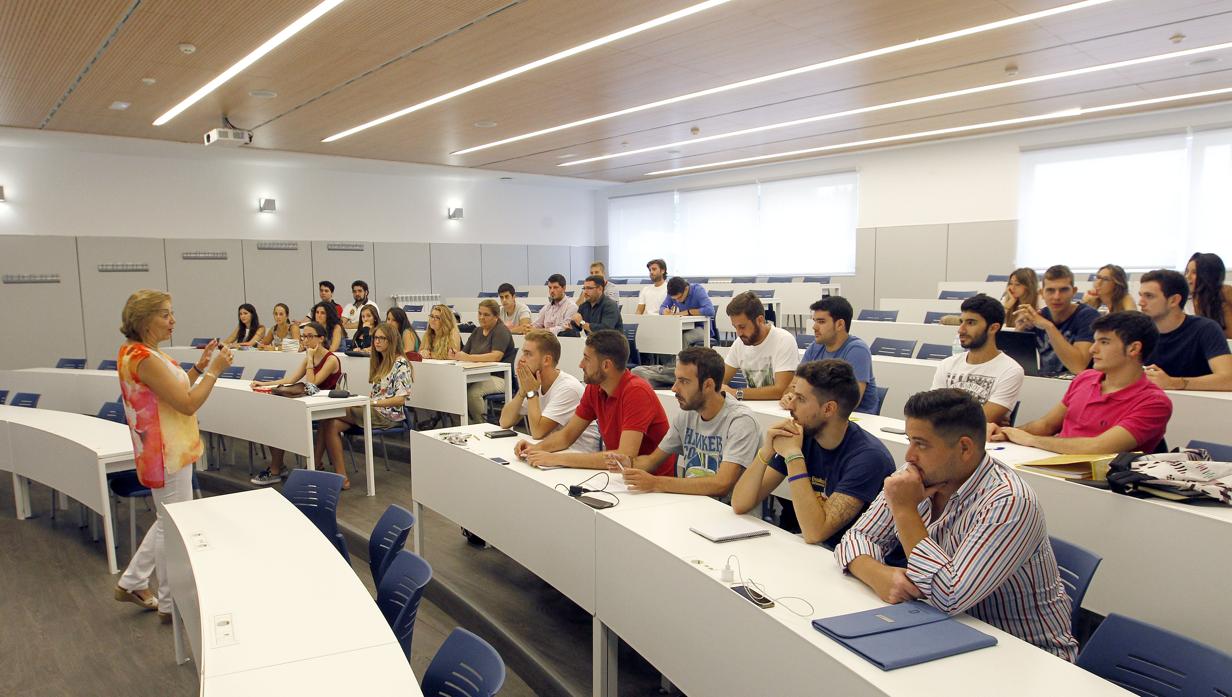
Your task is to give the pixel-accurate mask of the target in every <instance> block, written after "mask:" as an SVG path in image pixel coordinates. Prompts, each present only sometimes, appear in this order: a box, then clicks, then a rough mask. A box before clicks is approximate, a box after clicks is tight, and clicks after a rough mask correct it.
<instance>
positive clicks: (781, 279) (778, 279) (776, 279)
mask: <svg viewBox="0 0 1232 697" xmlns="http://www.w3.org/2000/svg"><path fill="white" fill-rule="evenodd" d="M791 281H792V277H791V276H767V277H766V283H791Z"/></svg>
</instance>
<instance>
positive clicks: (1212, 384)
mask: <svg viewBox="0 0 1232 697" xmlns="http://www.w3.org/2000/svg"><path fill="white" fill-rule="evenodd" d="M1188 296H1189V283H1188V282H1187V281H1186V280H1185V277H1184V276H1182V275H1181V274H1180V273H1179V272H1177V271H1171V270H1168V269H1158V270H1155V271H1148V272H1147V273H1144V274H1142V283H1141V284H1140V287H1139V289H1138V307H1139V308H1141V309H1142V311H1143V312H1144V313H1146V316H1147V317H1150V318H1151V319H1152V320H1153V321H1154V322H1155V328H1156V329H1158V330H1159V343H1158V344H1156V345H1155V351H1154V352H1153V353H1151V354H1149V355H1147V356H1146V368H1145V370H1146V376H1147V378H1148V379H1150V381H1151V382H1153V383H1155V384H1156V385H1159V386H1160V387H1162V388H1164V389H1165V390H1212V391H1219V392H1228V391H1232V355H1229V351H1228V343H1227V341H1226V340H1225V338H1224V334H1223V328H1222V327H1220V326H1219V324H1217V323H1216V322H1215V320H1213V319H1208V318H1206V317H1199V316H1198V315H1189V314H1186V313H1185V300H1186V298H1187V297H1188Z"/></svg>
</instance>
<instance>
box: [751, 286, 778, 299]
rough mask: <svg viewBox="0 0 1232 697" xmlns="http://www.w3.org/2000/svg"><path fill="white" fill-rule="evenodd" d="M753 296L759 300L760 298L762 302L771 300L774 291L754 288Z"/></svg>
mask: <svg viewBox="0 0 1232 697" xmlns="http://www.w3.org/2000/svg"><path fill="white" fill-rule="evenodd" d="M753 295H756V296H757V297H759V298H761V299H763V300H764V299H766V298H773V297H774V290H773V289H766V288H755V289H754V290H753Z"/></svg>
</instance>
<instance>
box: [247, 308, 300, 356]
mask: <svg viewBox="0 0 1232 697" xmlns="http://www.w3.org/2000/svg"><path fill="white" fill-rule="evenodd" d="M288 339H290V340H291V342H298V341H299V325H297V324H295V323H294V322H292V321H291V308H289V307H287V304H286V303H278V304H276V305H274V326H273V327H270V329H269V331H267V332H265V338H264V339H262V340H261V343H260V344H259V345H258V347H257V348H260V349H263V350H267V351H281V350H283V342H284V341H286V340H288Z"/></svg>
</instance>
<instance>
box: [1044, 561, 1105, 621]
mask: <svg viewBox="0 0 1232 697" xmlns="http://www.w3.org/2000/svg"><path fill="white" fill-rule="evenodd" d="M1048 541H1049V542H1051V543H1052V554H1053V556H1055V557H1056V558H1057V570H1058V571H1060V572H1061V585H1062V586H1064V587H1065V594H1066V595H1068V596H1069V603H1070V606H1071V614H1070V631H1071V632H1072V631H1075V628H1076V627H1077V626H1078V611H1079V610H1080V609H1081V608H1082V598H1083V597H1084V596H1085V595H1086V594H1087V588H1088V587H1090V585H1091V579H1092V578H1093V577H1094V576H1095V570H1096V569H1098V568H1099V563H1100V562H1101V561H1103V557H1101V556H1098V555H1096V554H1094V553H1092V552H1090V551H1088V550H1085V549H1083V548H1081V547H1079V546H1078V545H1075V544H1070V543H1069V542H1066V541H1065V540H1062V539H1058V538H1056V537H1049V538H1048ZM1075 635H1076V634H1075Z"/></svg>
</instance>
